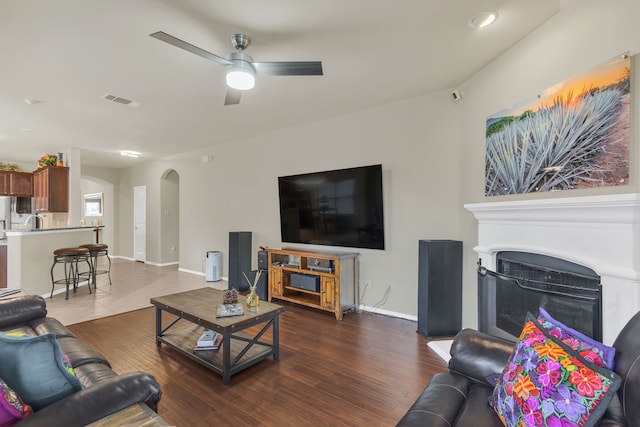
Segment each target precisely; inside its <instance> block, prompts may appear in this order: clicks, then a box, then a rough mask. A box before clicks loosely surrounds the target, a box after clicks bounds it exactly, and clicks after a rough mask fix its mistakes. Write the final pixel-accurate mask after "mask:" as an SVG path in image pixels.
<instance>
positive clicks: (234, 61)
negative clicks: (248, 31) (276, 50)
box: [149, 31, 322, 105]
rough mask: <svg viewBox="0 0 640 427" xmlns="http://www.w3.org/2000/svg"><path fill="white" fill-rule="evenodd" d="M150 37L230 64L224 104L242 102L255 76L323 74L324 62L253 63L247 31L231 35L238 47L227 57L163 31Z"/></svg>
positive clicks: (219, 62)
mask: <svg viewBox="0 0 640 427" xmlns="http://www.w3.org/2000/svg"><path fill="white" fill-rule="evenodd" d="M149 35H150V36H151V37H153V38H156V39H158V40H161V41H163V42H165V43H169V44H171V45H173V46H176V47H179V48H180V49H184V50H186V51H187V52H191V53H195V54H196V55H199V56H201V57H203V58H205V59H208V60H209V61H213V62H217V63H218V64H222V65H224V66H226V67H227V76H226V81H227V86H229V88H228V89H227V95H226V97H225V100H224V105H232V104H239V103H240V95H241V94H242V91H245V90H249V89H252V88H253V86H254V85H255V76H321V75H322V62H320V61H298V62H254V61H253V58H252V57H251V56H249V55H247V54H246V53H244V51H245V49H246V48H247V47H249V43H250V42H251V40H250V39H249V37H247V36H246V35H244V34H234V35H232V36H231V44H232V45H233V47H234V48H235V49H236V51H235V52H231V53H230V54H229V55H227V57H226V58H223V57H221V56H218V55H215V54H213V53H211V52H208V51H206V50H204V49H201V48H199V47H197V46H194V45H192V44H191V43H187V42H185V41H184V40H180V39H179V38H176V37H173V36H172V35H169V34H167V33H165V32H163V31H158V32H155V33H153V34H149Z"/></svg>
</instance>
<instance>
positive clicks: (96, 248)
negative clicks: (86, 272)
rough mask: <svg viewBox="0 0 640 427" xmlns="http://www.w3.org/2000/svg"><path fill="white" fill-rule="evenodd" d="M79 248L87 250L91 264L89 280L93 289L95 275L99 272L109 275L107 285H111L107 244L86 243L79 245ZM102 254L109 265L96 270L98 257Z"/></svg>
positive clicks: (95, 284) (94, 286) (94, 287)
mask: <svg viewBox="0 0 640 427" xmlns="http://www.w3.org/2000/svg"><path fill="white" fill-rule="evenodd" d="M80 247H81V248H86V249H88V250H89V254H90V256H89V259H90V262H91V266H92V275H91V281H92V282H93V289H96V286H97V283H96V276H97V275H99V274H107V275H108V277H109V286H111V258H110V257H109V245H105V244H104V243H87V244H86V245H80ZM99 256H104V257H106V258H107V261H108V262H109V266H108V267H107V269H106V270H98V257H99Z"/></svg>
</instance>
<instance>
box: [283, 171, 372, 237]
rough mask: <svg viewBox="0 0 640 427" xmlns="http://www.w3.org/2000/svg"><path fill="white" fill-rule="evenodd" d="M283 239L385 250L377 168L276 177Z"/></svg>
mask: <svg viewBox="0 0 640 427" xmlns="http://www.w3.org/2000/svg"><path fill="white" fill-rule="evenodd" d="M278 188H279V192H280V232H281V235H282V241H283V242H288V243H307V244H314V245H329V246H345V247H352V248H367V249H384V214H383V203H382V165H372V166H363V167H357V168H350V169H339V170H332V171H325V172H315V173H306V174H302V175H291V176H281V177H279V178H278Z"/></svg>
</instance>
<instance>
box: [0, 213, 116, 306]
mask: <svg viewBox="0 0 640 427" xmlns="http://www.w3.org/2000/svg"><path fill="white" fill-rule="evenodd" d="M103 227H104V226H101V225H86V226H78V227H71V226H65V227H57V228H48V229H37V230H33V231H29V230H13V231H7V232H6V234H7V249H8V250H7V260H8V263H7V264H8V265H7V273H8V274H7V275H8V277H7V279H8V280H7V286H8V287H10V288H14V289H16V288H19V289H22V290H23V291H24V292H26V293H28V294H32V295H43V296H45V295H46V296H48V295H49V294H50V293H51V273H50V271H51V265H52V264H53V251H54V250H56V249H59V248H70V247H77V246H80V245H83V244H86V243H95V242H96V236H97V234H98V231H99V230H100V229H101V228H103ZM63 274H64V273H63V270H62V268H61V266H57V267H56V269H55V270H54V275H55V278H56V279H57V278H60V277H61V276H62V275H63ZM55 290H56V291H59V290H64V286H57V287H56V289H55ZM82 292H87V293H88V292H89V291H88V290H86V289H85V288H84V287H83V288H82Z"/></svg>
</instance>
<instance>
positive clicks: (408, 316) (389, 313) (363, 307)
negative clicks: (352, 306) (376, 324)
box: [358, 304, 418, 322]
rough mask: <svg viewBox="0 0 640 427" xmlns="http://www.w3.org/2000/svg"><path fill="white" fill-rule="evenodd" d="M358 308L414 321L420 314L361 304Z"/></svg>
mask: <svg viewBox="0 0 640 427" xmlns="http://www.w3.org/2000/svg"><path fill="white" fill-rule="evenodd" d="M358 309H359V311H367V312H369V313H376V314H382V315H385V316H389V317H397V318H399V319H406V320H412V321H414V322H417V321H418V316H411V315H409V314H405V313H398V312H397V311H390V310H384V309H381V308H379V307H369V306H366V305H362V304H360V306H359V307H358Z"/></svg>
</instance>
